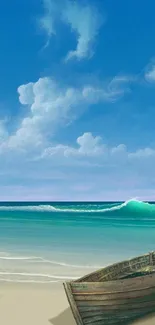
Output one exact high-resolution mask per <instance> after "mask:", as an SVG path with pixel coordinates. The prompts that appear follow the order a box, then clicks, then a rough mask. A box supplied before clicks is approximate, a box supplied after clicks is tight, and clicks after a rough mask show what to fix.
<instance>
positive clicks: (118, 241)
mask: <svg viewBox="0 0 155 325" xmlns="http://www.w3.org/2000/svg"><path fill="white" fill-rule="evenodd" d="M152 250H155V203H153V202H150V203H148V202H140V201H135V200H130V201H127V202H92V203H91V202H89V203H87V202H70V203H62V202H61V203H58V202H52V203H50V202H46V203H43V202H40V203H39V202H37V203H36V202H17V203H12V202H11V203H9V202H5V203H2V202H1V203H0V281H7V282H38V283H49V282H57V281H63V280H69V279H76V278H78V277H80V276H82V275H85V274H87V273H90V272H92V271H94V270H96V269H98V268H101V267H102V266H106V265H108V264H110V263H114V262H117V261H121V260H123V259H128V258H130V257H134V256H136V255H141V254H144V253H147V252H149V251H152Z"/></svg>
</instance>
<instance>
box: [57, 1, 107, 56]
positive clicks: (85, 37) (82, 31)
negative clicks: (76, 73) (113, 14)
mask: <svg viewBox="0 0 155 325" xmlns="http://www.w3.org/2000/svg"><path fill="white" fill-rule="evenodd" d="M63 18H64V21H65V22H66V23H68V24H69V25H70V26H71V29H72V30H73V31H74V32H75V33H76V34H77V47H76V49H75V50H73V51H70V52H69V53H68V55H67V57H66V60H69V59H71V58H73V57H76V58H77V59H79V60H80V59H83V58H86V57H89V56H90V55H92V53H93V52H92V45H93V43H94V41H95V38H96V36H97V34H98V31H99V28H100V26H101V22H102V20H101V17H100V15H99V13H98V12H97V10H96V8H94V7H91V6H90V5H89V6H88V5H87V6H81V5H80V4H79V3H78V2H76V1H74V2H71V1H68V2H67V6H66V8H65V10H64V12H63Z"/></svg>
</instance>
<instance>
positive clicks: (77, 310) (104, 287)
mask: <svg viewBox="0 0 155 325" xmlns="http://www.w3.org/2000/svg"><path fill="white" fill-rule="evenodd" d="M63 285H64V289H65V292H66V295H67V298H68V301H69V304H70V306H71V309H72V312H73V315H74V318H75V320H76V323H77V325H93V324H94V325H109V324H111V325H112V324H113V325H114V324H126V323H127V324H128V323H130V322H131V321H134V320H135V319H137V318H140V317H143V316H145V315H147V314H149V313H152V312H154V311H155V252H151V253H148V254H146V255H143V256H139V257H136V258H133V259H130V260H127V261H123V262H120V263H117V264H113V265H111V266H108V267H105V268H102V269H101V270H98V271H96V272H93V273H91V274H89V275H86V276H84V277H82V278H80V279H78V280H76V281H71V282H65V283H64V284H63Z"/></svg>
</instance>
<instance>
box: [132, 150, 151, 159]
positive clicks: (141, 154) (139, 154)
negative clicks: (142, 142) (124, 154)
mask: <svg viewBox="0 0 155 325" xmlns="http://www.w3.org/2000/svg"><path fill="white" fill-rule="evenodd" d="M128 156H129V158H153V157H155V149H152V148H144V149H138V150H137V151H135V152H132V153H129V155H128Z"/></svg>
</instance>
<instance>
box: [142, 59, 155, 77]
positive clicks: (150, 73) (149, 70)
mask: <svg viewBox="0 0 155 325" xmlns="http://www.w3.org/2000/svg"><path fill="white" fill-rule="evenodd" d="M144 76H145V79H146V81H148V82H155V61H151V63H149V64H148V65H147V66H146V68H145V74H144Z"/></svg>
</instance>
